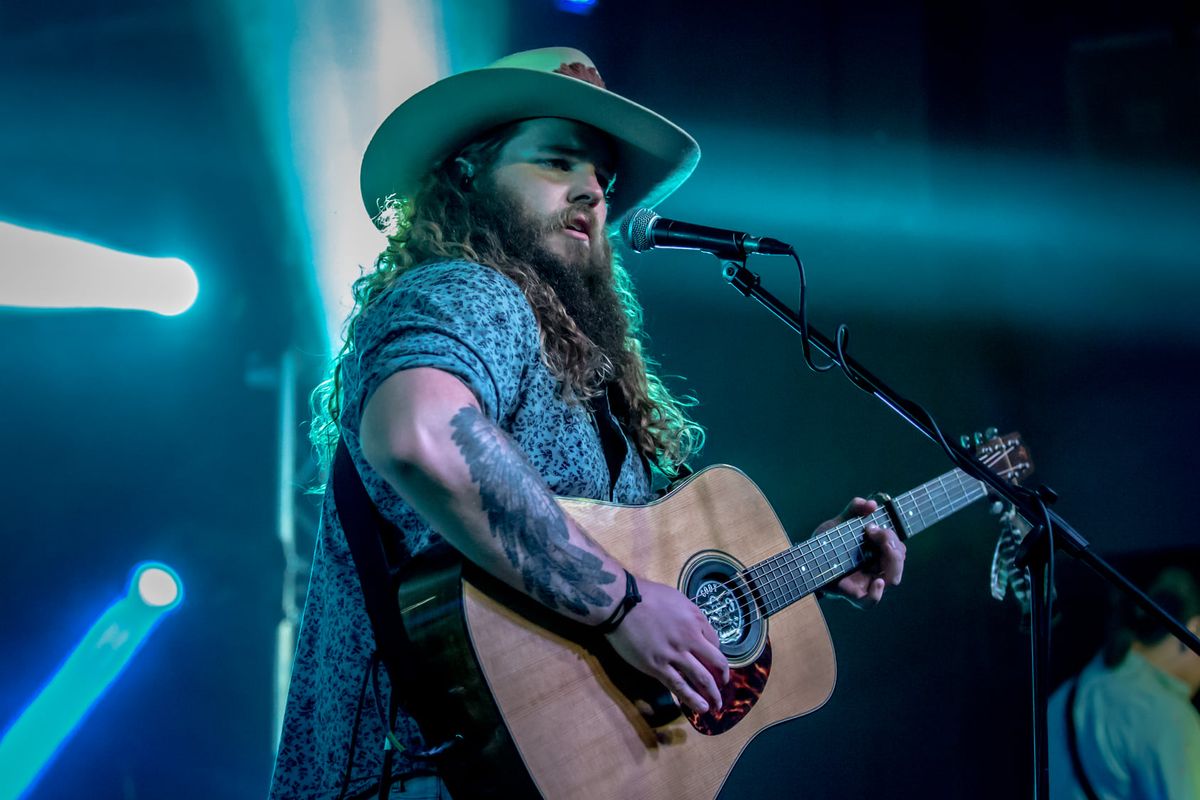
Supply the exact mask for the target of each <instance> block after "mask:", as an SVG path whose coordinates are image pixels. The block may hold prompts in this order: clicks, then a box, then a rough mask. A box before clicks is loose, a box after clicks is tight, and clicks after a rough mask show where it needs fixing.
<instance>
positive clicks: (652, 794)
mask: <svg viewBox="0 0 1200 800" xmlns="http://www.w3.org/2000/svg"><path fill="white" fill-rule="evenodd" d="M560 503H561V505H562V506H563V508H564V509H565V510H566V511H567V513H569V514H570V515H571V516H572V517H574V518H575V520H576V521H578V522H579V523H580V524H581V525H582V526H583V527H584V528H585V529H586V530H587V531H588V533H589V534H591V536H593V537H594V538H595V539H596V540H597V541H599V543H600V544H601V545H603V546H604V547H605V549H607V550H608V551H609V552H610V553H612V554H613V556H615V557H616V558H617V559H618V560H620V561H621V562H622V563H623V564H625V565H626V566H627V567H628V568H629V569H630V570H631V571H633V572H634V573H636V574H638V575H641V576H645V577H647V578H649V579H651V580H655V581H660V582H662V583H666V584H669V585H678V584H679V581H680V579H681V571H682V570H683V568H684V566H685V564H687V563H688V561H689V559H691V557H692V556H693V554H695V553H697V552H698V551H701V550H716V551H721V552H724V553H727V554H729V555H730V556H732V557H733V558H735V559H736V560H738V561H740V562H741V563H742V564H743V565H750V564H754V563H757V562H759V561H761V560H763V559H765V558H767V557H769V556H771V555H774V554H775V553H778V552H779V551H780V550H783V549H785V548H786V547H788V545H789V544H790V542H789V541H788V538H787V536H786V534H785V533H784V531H783V528H782V526H781V525H780V523H779V520H778V518H777V517H776V516H775V512H774V511H773V510H772V509H771V507H770V505H769V504H768V503H767V501H766V499H765V498H764V497H763V496H762V493H761V492H760V491H759V489H758V487H756V486H755V485H754V484H753V483H752V482H751V481H750V480H749V479H748V478H747V477H746V476H745V475H743V474H742V473H741V472H739V471H738V470H735V469H733V468H729V467H715V468H709V469H707V470H704V471H702V472H700V473H697V474H696V475H695V476H694V477H692V478H691V479H690V480H689V481H688V482H687V483H686V484H684V485H683V486H682V487H681V488H679V489H677V490H676V491H674V492H672V493H671V494H670V495H668V496H667V497H666V498H664V499H663V500H660V501H657V502H655V503H651V504H649V505H646V506H621V505H616V504H612V503H604V502H599V501H584V500H562V501H560ZM486 588H487V587H486V586H485V587H484V588H480V587H479V586H477V585H475V584H474V583H472V582H471V580H470V578H468V579H467V580H465V581H464V596H463V602H464V612H465V616H466V620H467V628H468V630H469V634H470V637H471V641H472V644H473V645H474V650H475V655H476V657H477V658H478V662H479V665H480V668H481V670H482V672H483V674H484V676H485V678H486V682H487V685H488V687H489V689H490V690H491V693H492V695H493V697H494V698H495V702H496V705H497V707H498V708H499V709H500V712H501V713H502V715H503V718H504V720H505V722H506V723H507V726H508V730H509V733H510V734H511V735H512V738H513V740H514V741H515V743H516V746H517V749H518V750H519V751H520V754H521V758H522V759H523V761H524V763H525V766H526V768H527V769H528V771H529V773H530V775H531V776H532V777H533V779H534V781H535V783H536V784H537V786H538V789H539V790H540V791H541V793H542V795H543V796H544V797H547V798H581V799H584V800H586V799H588V798H595V800H609V799H610V798H617V797H619V798H647V799H649V798H663V799H664V800H665V799H666V798H679V797H689V798H711V797H715V796H716V794H717V793H718V791H720V788H721V785H722V784H723V783H724V781H725V779H726V777H727V776H728V774H729V771H730V770H731V769H732V767H733V764H734V762H735V761H736V760H737V757H738V755H739V754H740V753H741V752H742V750H743V749H744V748H745V747H746V745H747V743H748V742H749V741H750V739H752V738H753V737H754V736H755V735H756V734H757V733H758V732H760V731H762V730H763V729H764V728H766V727H768V726H770V725H774V724H776V723H778V722H781V721H783V720H786V719H789V718H792V717H796V716H799V715H802V714H806V713H809V712H811V711H813V710H814V709H816V708H818V707H820V706H821V705H822V704H823V703H824V702H825V701H826V700H827V699H828V698H829V695H830V694H831V693H832V691H833V686H834V681H835V678H836V663H835V660H834V654H833V645H832V642H831V641H830V638H829V631H828V629H827V628H826V626H825V620H824V618H823V617H822V615H821V612H820V609H819V608H818V605H817V602H816V600H815V599H814V598H812V597H807V598H805V599H803V600H801V601H800V602H799V603H796V604H795V605H794V606H791V607H789V608H787V609H785V610H783V611H782V612H780V613H778V614H775V615H774V616H772V617H771V618H770V620H769V623H768V625H769V635H770V647H769V649H767V650H765V651H764V654H765V655H766V658H767V662H766V666H768V667H769V676H768V675H767V674H766V672H767V671H766V670H765V669H762V667H763V661H762V656H760V657H759V658H757V659H756V660H755V663H753V664H750V665H747V667H746V669H745V670H744V671H745V672H746V675H745V676H743V677H750V676H759V678H760V681H761V678H764V677H765V678H767V680H766V683H765V684H764V685H761V686H754V685H753V683H754V681H753V680H751V681H750V682H749V685H748V688H751V689H752V692H755V693H757V692H760V693H761V694H760V695H759V696H758V697H757V702H755V703H753V705H752V707H750V708H749V710H748V712H747V713H746V714H745V717H744V718H739V719H738V722H737V724H736V725H733V726H732V727H729V728H728V729H726V730H724V732H721V733H719V734H716V735H713V731H711V730H710V731H709V733H708V735H706V734H705V733H701V732H700V731H699V730H697V729H696V728H695V727H693V724H692V722H690V721H689V720H688V719H687V718H686V717H683V716H677V717H675V718H674V720H672V721H671V722H669V723H667V724H664V725H660V726H659V727H652V726H651V725H650V724H649V723H648V721H647V720H646V718H645V716H644V715H643V713H642V712H641V711H640V710H639V705H638V704H637V703H636V702H635V701H633V700H631V699H630V698H628V697H627V696H626V695H625V694H624V693H623V692H622V691H621V689H619V688H618V686H617V685H616V684H615V683H614V682H613V680H612V679H611V678H610V676H609V675H608V673H606V672H605V670H604V668H603V666H602V662H601V659H600V657H599V656H597V654H596V653H595V652H593V651H592V650H595V649H596V648H592V649H589V648H588V647H586V646H584V645H582V644H580V643H579V642H577V641H574V640H573V639H572V638H568V637H567V636H564V635H561V634H560V633H559V632H554V631H551V630H549V629H548V628H546V627H542V626H540V625H538V624H536V623H535V622H532V621H531V620H530V619H529V618H527V617H526V616H522V615H521V614H520V613H518V612H517V611H514V610H513V609H512V608H510V607H509V605H506V604H505V603H504V602H501V601H500V600H497V599H496V598H495V597H493V596H491V594H490V593H489V592H488V591H485V589H486ZM550 627H556V626H554V625H551V626H550ZM731 719H732V715H731ZM698 722H699V723H700V724H701V725H702V726H703V725H709V726H711V721H709V722H706V721H704V718H700V720H698Z"/></svg>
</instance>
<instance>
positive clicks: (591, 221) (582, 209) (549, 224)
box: [540, 203, 604, 237]
mask: <svg viewBox="0 0 1200 800" xmlns="http://www.w3.org/2000/svg"><path fill="white" fill-rule="evenodd" d="M581 214H582V215H583V216H584V217H585V218H586V219H587V225H588V231H589V232H590V233H591V235H592V236H593V237H594V236H599V235H602V234H603V233H604V232H603V231H602V230H601V229H600V223H599V221H598V220H597V219H596V211H595V209H593V208H592V207H591V206H589V205H587V204H586V203H574V204H572V205H569V206H567V207H566V208H564V209H563V210H562V211H559V212H557V213H554V214H551V215H549V216H548V217H547V218H545V219H544V220H543V221H542V223H541V225H540V227H541V231H540V232H541V233H553V232H555V231H560V230H563V229H564V228H566V227H567V226H568V225H570V224H571V222H573V221H574V220H575V218H576V217H578V216H580V215H581Z"/></svg>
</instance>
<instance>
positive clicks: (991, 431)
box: [983, 428, 1000, 439]
mask: <svg viewBox="0 0 1200 800" xmlns="http://www.w3.org/2000/svg"><path fill="white" fill-rule="evenodd" d="M999 434H1000V431H999V430H998V429H997V428H987V429H986V430H984V432H983V438H985V439H995V438H996V436H998V435H999Z"/></svg>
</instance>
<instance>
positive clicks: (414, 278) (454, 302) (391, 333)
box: [345, 261, 540, 427]
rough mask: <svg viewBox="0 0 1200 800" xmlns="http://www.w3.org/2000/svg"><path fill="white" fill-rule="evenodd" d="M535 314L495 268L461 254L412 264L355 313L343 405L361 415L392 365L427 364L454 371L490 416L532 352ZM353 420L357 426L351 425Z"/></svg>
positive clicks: (497, 414) (499, 413)
mask: <svg viewBox="0 0 1200 800" xmlns="http://www.w3.org/2000/svg"><path fill="white" fill-rule="evenodd" d="M537 331H538V329H537V321H536V319H535V318H534V316H533V311H532V309H531V308H530V307H529V303H528V302H527V301H526V300H525V295H524V294H523V293H522V292H521V290H520V289H519V288H518V287H517V285H516V284H515V283H513V282H512V281H511V280H510V279H509V278H507V277H505V276H504V275H501V274H500V273H499V272H497V271H496V270H494V269H491V268H490V267H486V266H483V265H480V264H473V263H470V262H464V261H453V262H440V263H435V264H428V265H425V266H420V267H417V268H415V269H413V270H411V271H410V272H408V273H406V274H404V275H403V276H401V277H400V278H398V279H397V281H396V283H395V285H393V286H392V287H390V288H389V289H387V290H386V291H385V292H384V294H383V295H381V296H380V297H379V298H378V299H377V300H376V301H375V302H374V303H372V304H371V305H370V306H369V307H368V308H367V310H366V311H365V312H364V313H363V315H362V317H360V319H359V322H358V325H357V327H356V329H355V335H354V353H355V359H356V362H357V364H356V366H357V369H356V370H355V372H356V373H357V377H358V380H357V382H356V385H347V386H346V390H347V398H346V400H347V403H346V406H345V408H346V410H347V412H350V413H353V414H354V415H355V418H356V420H361V418H362V411H363V408H364V407H365V406H366V403H367V400H368V399H370V397H371V395H372V394H373V393H374V392H375V390H376V389H378V388H379V385H380V384H381V383H383V382H384V381H385V380H387V379H388V378H389V377H390V376H392V375H394V374H395V373H396V372H399V371H401V370H405V369H416V368H418V367H432V368H435V369H440V370H443V371H444V372H448V373H450V374H452V375H455V376H456V377H458V378H459V379H460V380H461V381H463V383H465V384H466V385H467V386H468V387H469V388H470V389H471V391H472V392H473V393H474V394H475V397H476V398H477V399H478V400H479V404H480V406H481V407H482V409H483V411H484V413H485V414H487V415H488V416H489V417H491V418H492V419H493V420H495V421H500V420H502V419H504V418H505V417H507V416H508V415H509V414H510V413H511V411H512V409H513V407H514V405H515V404H516V402H517V398H518V397H519V396H520V394H521V381H522V376H523V375H524V374H525V372H526V370H527V368H528V367H529V366H530V365H531V364H533V363H535V362H536V360H537V358H538V353H539V347H540V345H539V339H538V332H537ZM355 427H357V426H355Z"/></svg>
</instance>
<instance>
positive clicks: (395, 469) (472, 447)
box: [361, 375, 624, 623]
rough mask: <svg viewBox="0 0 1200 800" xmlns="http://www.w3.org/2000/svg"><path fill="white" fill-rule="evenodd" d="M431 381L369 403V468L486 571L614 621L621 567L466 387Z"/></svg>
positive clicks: (584, 614)
mask: <svg viewBox="0 0 1200 800" xmlns="http://www.w3.org/2000/svg"><path fill="white" fill-rule="evenodd" d="M421 377H422V376H416V378H406V377H398V378H396V379H394V380H395V381H396V382H395V383H393V382H392V381H393V379H389V381H387V382H385V384H384V386H381V387H380V389H379V392H378V393H377V396H376V397H375V398H373V399H372V400H371V402H370V404H368V408H367V410H366V411H365V413H364V417H363V427H362V431H361V437H362V445H363V452H364V454H365V455H366V457H367V461H368V462H369V463H370V464H371V465H372V466H373V467H374V468H375V469H376V470H377V471H378V472H379V473H380V474H381V475H382V476H383V477H384V478H385V479H386V480H387V481H388V482H389V484H391V486H392V487H393V488H394V489H395V490H396V491H397V492H398V493H399V494H400V496H401V497H403V498H404V499H405V501H407V502H408V503H409V504H410V505H412V507H413V508H414V509H415V510H416V511H417V513H418V514H420V515H421V516H422V517H423V518H424V519H425V520H426V521H427V522H429V523H430V524H431V525H432V526H433V528H434V530H436V531H437V532H438V533H440V534H441V535H442V536H443V537H444V538H445V539H446V540H447V541H449V542H450V544H452V545H454V547H456V548H457V549H458V550H459V551H461V552H462V553H463V554H464V555H465V556H466V557H468V558H470V559H471V560H472V561H474V562H475V563H476V564H478V565H479V566H481V567H482V568H483V569H485V570H487V571H488V572H490V573H492V574H493V575H495V576H496V577H498V578H500V579H501V580H503V581H505V582H506V583H508V584H510V585H512V586H513V587H515V588H517V589H519V590H521V591H522V592H524V593H526V594H528V595H529V596H531V597H533V598H534V599H536V600H538V601H540V602H541V603H543V604H544V605H546V606H547V607H548V608H551V609H553V610H555V611H558V612H560V613H562V614H564V615H566V616H569V617H571V618H574V619H577V620H580V621H583V622H588V623H597V622H600V621H602V620H604V619H606V618H607V617H608V615H609V614H610V613H611V611H612V609H613V608H614V607H615V605H616V602H617V601H618V600H619V599H620V597H621V596H622V590H623V588H624V581H623V577H624V576H623V571H622V568H621V565H620V564H619V563H617V562H616V561H615V560H614V559H613V558H612V557H611V556H609V555H608V554H607V553H605V552H604V549H603V548H602V547H600V545H599V544H598V543H596V542H595V541H593V540H592V539H591V538H590V537H589V536H588V535H587V534H586V532H584V531H583V530H582V529H580V528H579V527H578V526H577V525H576V524H575V523H574V522H573V521H572V520H571V519H570V518H569V517H568V516H567V515H566V514H565V513H564V512H563V511H562V509H561V508H560V507H559V505H558V503H556V502H555V500H554V496H553V494H552V493H551V492H550V489H549V487H547V486H546V483H545V481H544V480H543V479H542V477H541V475H539V474H538V472H537V471H536V470H535V469H534V468H533V466H532V465H531V464H530V463H529V461H528V460H527V459H526V458H525V456H524V454H523V453H522V452H521V451H520V450H519V448H517V447H516V445H514V444H513V442H512V441H511V440H510V439H509V438H508V436H507V435H505V433H504V432H503V431H502V430H500V428H498V427H497V426H496V425H495V424H494V423H493V422H492V421H491V420H490V419H489V418H488V417H487V416H486V415H484V414H483V413H482V412H481V411H480V410H479V408H478V406H476V405H475V404H474V402H471V401H473V400H474V398H473V396H472V395H470V393H469V392H466V391H465V387H462V384H461V383H459V382H458V381H457V380H456V379H454V378H452V377H449V378H447V379H448V380H450V381H453V384H449V385H447V384H445V383H438V382H440V381H442V376H440V375H438V376H432V378H433V380H434V381H435V383H434V384H433V385H432V386H430V385H429V384H428V382H427V380H428V378H430V377H431V376H424V377H425V378H426V380H421ZM460 389H461V390H462V391H461V394H460V391H459V390H460ZM464 400H465V401H467V402H463V401H464ZM377 401H378V405H377ZM446 401H449V402H446ZM456 407H457V409H458V410H457V411H451V410H450V409H454V408H456Z"/></svg>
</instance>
